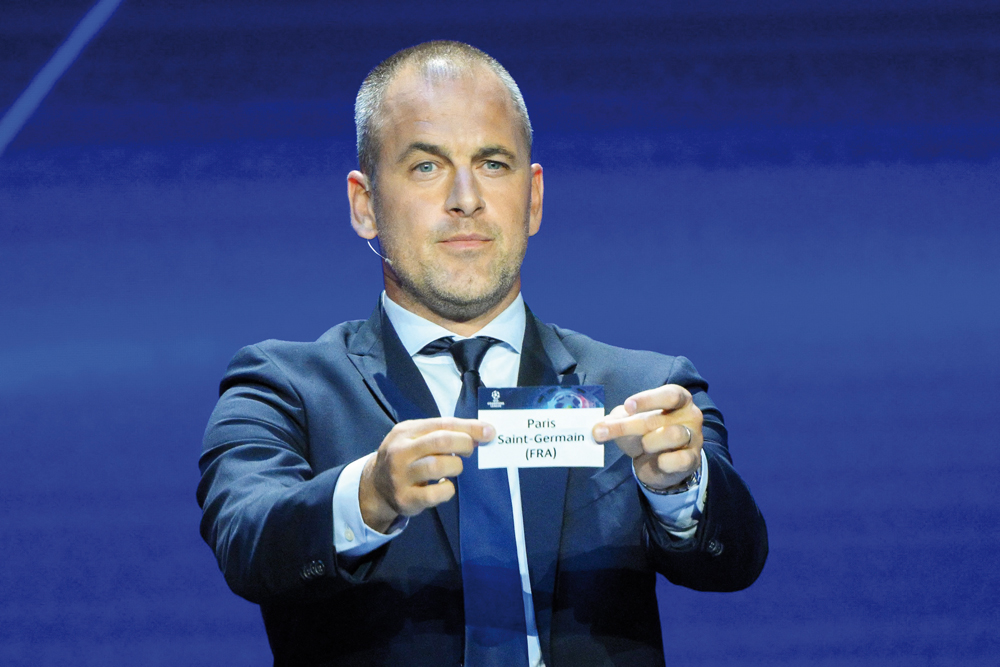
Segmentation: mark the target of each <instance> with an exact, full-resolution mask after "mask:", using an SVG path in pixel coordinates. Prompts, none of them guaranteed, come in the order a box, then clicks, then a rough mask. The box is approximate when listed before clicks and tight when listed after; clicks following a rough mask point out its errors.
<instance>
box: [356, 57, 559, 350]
mask: <svg viewBox="0 0 1000 667" xmlns="http://www.w3.org/2000/svg"><path fill="white" fill-rule="evenodd" d="M497 68H499V71H500V72H502V74H501V73H498V69H497ZM366 87H367V89H366ZM512 91H513V92H512ZM363 98H364V99H363ZM357 107H358V114H357V117H358V123H359V125H358V147H359V160H360V161H361V168H362V169H361V171H352V172H351V173H350V174H349V175H348V197H349V199H350V203H351V221H352V224H353V226H354V229H355V231H356V232H357V233H358V234H359V235H360V236H362V237H363V238H367V239H371V238H374V237H376V236H378V237H379V240H380V241H381V244H382V249H383V251H384V253H385V255H386V257H387V258H388V260H387V261H386V262H384V263H383V269H384V273H385V285H386V292H387V293H388V295H389V296H390V297H391V298H392V299H393V300H394V301H397V302H398V303H401V304H402V305H403V306H404V307H406V308H408V309H409V310H411V311H413V312H416V313H418V314H420V315H423V316H425V317H428V318H429V319H431V320H434V321H438V322H439V323H441V324H443V325H445V326H451V325H453V324H455V323H459V325H460V326H458V328H459V329H463V328H464V329H468V330H469V331H475V330H478V326H482V324H485V322H488V321H489V320H490V319H492V317H493V316H495V315H496V314H497V313H499V311H500V310H502V309H503V308H504V307H506V306H507V305H508V304H509V303H510V302H511V301H512V300H513V299H514V298H515V297H516V296H517V293H518V291H519V290H520V267H521V261H522V260H523V258H524V253H525V250H526V248H527V239H528V236H530V235H532V234H534V233H535V232H537V231H538V227H539V225H540V224H541V212H542V169H541V167H540V166H539V165H533V164H531V161H530V154H531V144H530V142H531V127H530V124H529V123H528V119H527V112H526V111H525V110H524V102H523V100H521V96H520V93H519V92H517V87H516V85H515V84H514V83H513V80H511V79H510V77H509V75H507V73H506V71H505V70H503V68H501V67H500V65H499V64H497V63H496V61H494V60H493V59H492V58H490V57H489V56H487V55H485V54H483V53H482V52H480V51H478V50H476V49H473V48H472V47H470V46H467V45H464V44H461V45H459V44H456V43H453V42H431V43H429V44H426V45H420V46H416V47H413V48H412V49H407V50H406V51H402V52H400V53H398V54H396V55H394V56H392V57H391V58H389V59H388V60H387V61H385V62H384V63H382V64H381V65H379V66H378V67H376V68H375V70H373V72H372V74H370V75H369V76H368V78H367V79H366V80H365V85H363V86H362V89H361V92H360V93H359V94H358V105H357ZM366 163H368V164H367V166H366ZM376 175H377V185H376V183H375V178H376ZM452 328H453V330H454V329H455V328H454V327H452ZM456 332H457V333H464V331H456Z"/></svg>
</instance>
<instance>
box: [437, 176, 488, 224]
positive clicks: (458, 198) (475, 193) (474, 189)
mask: <svg viewBox="0 0 1000 667" xmlns="http://www.w3.org/2000/svg"><path fill="white" fill-rule="evenodd" d="M445 206H446V207H447V208H448V211H449V212H450V213H453V214H455V215H458V216H462V217H468V216H471V215H474V214H475V213H476V212H477V211H480V210H482V208H483V207H484V206H485V202H484V201H483V194H482V192H481V191H480V190H479V182H478V181H477V180H476V177H475V174H473V172H472V170H471V169H458V170H457V171H456V172H455V176H454V179H453V180H452V183H451V192H449V193H448V201H447V202H445Z"/></svg>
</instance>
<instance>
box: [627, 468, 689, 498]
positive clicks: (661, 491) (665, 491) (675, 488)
mask: <svg viewBox="0 0 1000 667" xmlns="http://www.w3.org/2000/svg"><path fill="white" fill-rule="evenodd" d="M634 465H635V464H634V463H633V469H634ZM635 478H636V480H638V482H639V484H640V485H641V486H642V488H644V489H645V490H646V491H649V492H650V493H652V494H653V495H657V496H673V495H677V494H681V493H687V492H688V491H691V490H693V489H697V488H698V485H699V484H701V466H700V465H699V466H698V467H697V468H695V469H694V471H693V472H692V473H691V474H690V475H688V476H687V477H685V478H684V479H682V480H681V481H680V482H678V483H676V484H672V485H670V486H666V487H662V488H658V487H655V486H650V485H649V484H646V483H645V482H644V481H642V480H641V479H640V478H639V476H638V475H636V476H635Z"/></svg>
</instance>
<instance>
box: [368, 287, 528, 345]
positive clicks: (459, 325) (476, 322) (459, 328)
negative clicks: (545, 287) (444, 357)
mask: <svg viewBox="0 0 1000 667" xmlns="http://www.w3.org/2000/svg"><path fill="white" fill-rule="evenodd" d="M385 293H386V296H388V297H389V298H390V299H392V300H393V301H394V302H396V303H397V304H399V305H400V306H402V307H403V308H405V309H406V310H408V311H410V312H411V313H413V314H414V315H419V316H420V317H422V318H424V319H425V320H428V321H430V322H433V323H434V324H437V325H438V326H441V327H444V328H445V329H447V330H448V331H450V332H452V333H453V334H457V335H459V336H465V337H469V336H474V335H475V334H476V333H478V332H479V331H480V330H481V329H482V328H483V327H485V326H486V325H487V324H489V323H490V322H492V321H493V320H494V319H495V318H496V316H497V315H499V314H500V313H502V312H503V311H505V310H506V309H507V307H508V306H510V304H512V303H514V299H516V298H517V295H518V294H520V293H521V278H520V277H518V279H517V280H516V281H515V282H514V285H513V286H511V289H510V292H508V293H507V296H505V297H504V298H503V300H502V301H501V302H500V303H498V304H497V305H495V306H493V307H492V308H490V309H489V310H488V311H486V312H485V313H483V314H482V315H479V316H478V317H474V318H473V319H471V320H464V321H461V322H456V321H454V320H450V319H448V318H446V317H443V316H441V315H439V314H438V313H436V312H434V311H433V310H431V309H430V308H428V307H427V306H426V305H424V304H423V303H421V302H420V301H417V300H416V299H415V298H413V296H411V295H410V294H409V293H407V292H405V291H403V290H402V289H401V288H400V286H399V285H398V284H396V283H395V282H393V281H390V280H386V281H385Z"/></svg>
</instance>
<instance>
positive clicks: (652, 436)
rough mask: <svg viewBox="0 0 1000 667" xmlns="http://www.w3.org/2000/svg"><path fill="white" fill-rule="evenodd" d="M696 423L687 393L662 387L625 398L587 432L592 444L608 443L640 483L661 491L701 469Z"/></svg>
mask: <svg viewBox="0 0 1000 667" xmlns="http://www.w3.org/2000/svg"><path fill="white" fill-rule="evenodd" d="M701 422H702V415H701V410H699V409H698V406H696V405H695V404H694V402H693V401H692V400H691V392H689V391H688V390H687V389H685V388H684V387H681V386H679V385H676V384H667V385H663V386H662V387H657V388H655V389H650V390H648V391H642V392H639V393H638V394H634V395H633V396H630V397H629V398H628V399H627V400H626V401H625V404H624V405H619V406H618V407H616V408H615V409H614V410H612V411H611V413H610V414H609V415H608V416H607V417H605V418H604V420H603V421H601V422H598V423H597V424H596V425H595V426H594V431H593V434H594V439H595V440H596V441H597V442H606V441H608V440H611V439H614V440H615V443H616V444H617V445H618V447H619V449H621V450H622V451H623V452H625V454H627V455H628V456H629V457H631V459H632V464H633V465H634V466H635V473H636V476H637V477H638V478H639V479H640V480H641V481H642V483H643V484H645V485H647V486H650V487H652V488H654V489H666V488H669V487H671V486H675V485H677V484H680V483H681V482H683V481H684V480H685V479H687V478H688V477H690V476H691V474H692V473H694V471H695V470H697V469H698V467H699V466H700V465H701V444H702V434H701ZM685 426H686V427H687V429H685V428H684V427H685ZM688 429H690V437H688Z"/></svg>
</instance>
